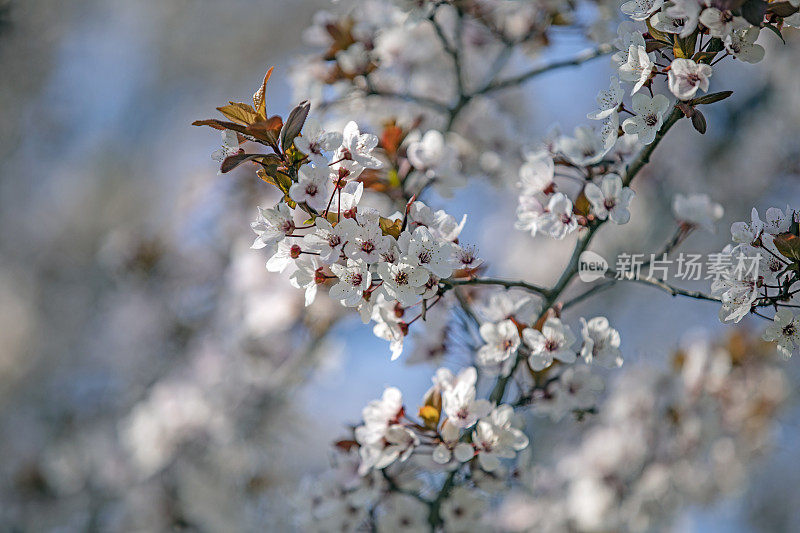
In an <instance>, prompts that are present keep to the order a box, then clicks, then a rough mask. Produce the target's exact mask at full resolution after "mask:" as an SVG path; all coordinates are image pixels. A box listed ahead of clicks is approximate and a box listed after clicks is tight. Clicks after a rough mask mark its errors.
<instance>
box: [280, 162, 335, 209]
mask: <svg viewBox="0 0 800 533" xmlns="http://www.w3.org/2000/svg"><path fill="white" fill-rule="evenodd" d="M329 176H330V171H329V170H328V167H312V166H311V165H303V166H302V167H300V171H299V172H298V176H297V182H296V183H293V184H292V186H291V187H290V188H289V196H290V197H291V198H292V200H294V201H295V202H297V203H303V202H305V204H306V205H308V207H310V208H311V209H313V210H315V211H317V212H321V211H322V210H323V209H325V206H326V205H327V204H328V199H329V198H330V194H329V190H328V189H329V186H330V179H329Z"/></svg>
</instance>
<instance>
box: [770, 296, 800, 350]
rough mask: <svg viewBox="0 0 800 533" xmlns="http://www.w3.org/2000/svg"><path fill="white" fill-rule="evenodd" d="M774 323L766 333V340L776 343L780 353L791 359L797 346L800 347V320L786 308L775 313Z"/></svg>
mask: <svg viewBox="0 0 800 533" xmlns="http://www.w3.org/2000/svg"><path fill="white" fill-rule="evenodd" d="M773 320H774V322H773V323H772V324H770V325H769V326H767V329H766V331H764V340H765V341H771V342H776V343H777V345H778V351H780V352H781V354H783V355H784V356H785V357H791V356H792V352H793V351H794V349H795V347H796V346H800V319H798V317H796V316H795V315H794V313H792V312H791V311H790V310H788V309H786V308H785V307H784V308H781V309H778V310H777V311H775V317H774V318H773Z"/></svg>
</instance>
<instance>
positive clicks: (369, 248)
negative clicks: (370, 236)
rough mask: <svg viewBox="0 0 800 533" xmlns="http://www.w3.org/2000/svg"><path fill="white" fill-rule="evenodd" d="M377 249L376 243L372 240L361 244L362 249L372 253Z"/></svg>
mask: <svg viewBox="0 0 800 533" xmlns="http://www.w3.org/2000/svg"><path fill="white" fill-rule="evenodd" d="M374 250H375V243H374V242H372V241H364V242H363V243H362V244H361V251H362V252H365V253H368V254H371V253H372V252H373V251H374Z"/></svg>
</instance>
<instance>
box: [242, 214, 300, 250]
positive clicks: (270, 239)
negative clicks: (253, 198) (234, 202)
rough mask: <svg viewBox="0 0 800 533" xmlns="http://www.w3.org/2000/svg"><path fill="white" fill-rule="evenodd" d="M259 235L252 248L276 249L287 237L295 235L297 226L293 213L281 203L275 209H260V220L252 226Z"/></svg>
mask: <svg viewBox="0 0 800 533" xmlns="http://www.w3.org/2000/svg"><path fill="white" fill-rule="evenodd" d="M250 227H251V228H252V229H253V231H254V232H255V234H256V235H257V237H256V240H255V241H254V242H253V245H252V248H254V249H260V248H264V247H265V246H267V247H274V246H275V245H276V244H278V243H279V242H280V241H282V240H283V239H284V238H285V237H286V236H287V235H291V234H292V233H294V229H295V224H294V220H293V219H292V211H291V209H289V206H288V205H286V204H285V203H280V204H278V205H276V206H275V207H273V208H270V209H263V208H261V207H259V208H258V218H257V219H256V221H255V222H253V223H251V224H250Z"/></svg>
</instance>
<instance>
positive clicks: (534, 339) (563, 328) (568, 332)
mask: <svg viewBox="0 0 800 533" xmlns="http://www.w3.org/2000/svg"><path fill="white" fill-rule="evenodd" d="M522 339H523V340H524V341H525V345H526V346H528V348H530V351H531V354H530V356H529V357H528V363H529V364H530V365H531V368H532V369H534V370H535V371H537V372H538V371H539V370H543V369H545V368H547V367H548V366H550V365H551V364H552V363H553V359H558V360H559V361H561V362H564V363H574V362H575V359H576V358H577V355H576V352H575V350H574V349H573V348H572V346H573V345H574V344H575V340H576V339H575V334H574V333H572V329H570V327H569V326H567V325H566V324H564V323H562V322H561V320H560V319H558V318H554V317H550V318H548V319H547V320H546V321H545V323H544V325H543V326H542V331H539V330H536V329H533V328H525V329H524V330H522Z"/></svg>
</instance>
